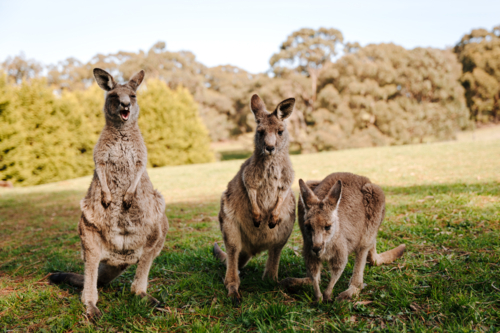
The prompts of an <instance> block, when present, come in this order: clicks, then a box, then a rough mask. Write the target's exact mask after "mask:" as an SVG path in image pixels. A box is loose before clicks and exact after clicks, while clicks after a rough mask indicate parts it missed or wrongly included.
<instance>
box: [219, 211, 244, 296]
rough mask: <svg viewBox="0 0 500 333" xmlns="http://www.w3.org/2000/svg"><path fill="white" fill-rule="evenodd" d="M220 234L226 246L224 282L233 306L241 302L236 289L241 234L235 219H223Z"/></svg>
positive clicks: (238, 283) (238, 281)
mask: <svg viewBox="0 0 500 333" xmlns="http://www.w3.org/2000/svg"><path fill="white" fill-rule="evenodd" d="M223 228H224V229H223V230H222V234H223V236H224V245H225V246H226V254H227V257H226V278H225V279H224V284H225V286H226V288H227V290H228V296H229V297H230V298H231V299H232V301H233V304H234V306H238V305H239V304H240V302H241V296H240V293H239V291H238V288H239V287H240V276H239V274H238V263H239V259H240V253H241V250H242V246H241V234H240V230H239V227H238V225H236V222H235V221H227V220H226V221H224V224H223Z"/></svg>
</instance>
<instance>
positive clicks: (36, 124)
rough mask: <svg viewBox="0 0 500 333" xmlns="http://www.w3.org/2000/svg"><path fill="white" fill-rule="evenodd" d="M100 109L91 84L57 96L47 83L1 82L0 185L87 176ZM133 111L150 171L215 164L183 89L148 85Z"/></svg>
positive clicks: (100, 123) (99, 98)
mask: <svg viewBox="0 0 500 333" xmlns="http://www.w3.org/2000/svg"><path fill="white" fill-rule="evenodd" d="M103 104H104V93H103V92H102V90H100V89H99V88H98V87H97V85H95V84H94V85H92V86H91V87H90V88H88V89H87V90H83V91H74V92H63V93H62V94H61V96H60V97H57V96H55V95H54V93H53V91H52V90H51V89H50V88H49V87H48V85H47V83H46V81H45V79H33V80H30V81H24V82H22V83H21V84H20V85H9V84H8V83H7V79H6V76H5V75H0V179H1V180H10V181H12V182H13V183H15V184H17V185H22V186H27V185H37V184H43V183H49V182H54V181H59V180H64V179H70V178H75V177H79V176H84V175H88V174H90V173H92V170H93V169H94V162H93V156H92V155H93V148H94V145H95V143H96V142H97V139H98V138H99V134H100V132H101V131H102V128H103V126H104V116H103V114H102V107H103ZM139 105H140V107H141V113H142V115H141V116H140V117H139V126H140V127H141V131H142V133H143V136H144V139H145V141H146V146H147V147H148V157H149V164H150V166H155V167H156V166H163V165H176V164H187V163H202V162H210V161H213V160H214V156H213V154H212V152H211V151H210V149H209V143H210V139H209V137H208V133H207V130H206V128H205V127H204V125H203V124H202V123H201V120H200V118H199V115H198V106H197V104H196V103H195V102H194V101H193V99H192V97H191V95H190V94H189V92H188V91H187V90H186V89H183V88H178V89H177V90H175V91H172V90H170V89H169V88H168V87H167V86H166V85H165V84H164V83H161V82H159V81H149V82H148V84H147V89H143V90H141V91H140V97H139Z"/></svg>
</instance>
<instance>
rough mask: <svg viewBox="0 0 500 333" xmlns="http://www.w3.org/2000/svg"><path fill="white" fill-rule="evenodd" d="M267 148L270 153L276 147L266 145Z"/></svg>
mask: <svg viewBox="0 0 500 333" xmlns="http://www.w3.org/2000/svg"><path fill="white" fill-rule="evenodd" d="M266 150H267V151H268V152H270V153H272V152H273V151H274V147H272V146H266Z"/></svg>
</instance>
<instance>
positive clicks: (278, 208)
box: [214, 95, 295, 304]
mask: <svg viewBox="0 0 500 333" xmlns="http://www.w3.org/2000/svg"><path fill="white" fill-rule="evenodd" d="M294 103H295V99H293V98H291V99H287V100H284V101H283V102H281V103H280V104H279V105H278V106H277V108H276V110H275V111H274V112H273V113H269V112H267V111H266V108H265V105H264V103H263V102H262V100H261V99H260V98H259V96H257V95H253V96H252V99H251V102H250V108H251V110H252V112H253V113H254V115H255V119H256V121H257V130H256V134H255V150H254V153H253V155H252V156H251V157H250V158H249V159H248V160H246V161H245V162H244V163H243V165H242V166H241V169H240V171H239V172H238V173H237V174H236V176H235V177H234V178H233V180H231V181H230V182H229V184H228V186H227V190H226V191H224V193H223V194H222V198H221V207H220V211H219V223H220V228H221V231H222V235H223V238H224V244H225V246H226V251H227V254H226V253H224V252H223V251H222V250H221V249H220V248H219V246H218V245H217V243H216V244H215V245H214V255H215V256H216V257H217V258H219V259H220V260H221V261H222V262H226V265H227V268H226V278H225V281H224V283H225V285H226V288H227V289H228V292H229V296H230V297H232V298H233V301H234V302H235V304H239V302H240V295H239V292H238V288H239V285H240V278H239V276H238V268H241V267H244V266H245V265H246V263H247V262H248V261H249V260H250V259H251V258H252V257H253V256H254V255H256V254H258V253H260V252H262V251H266V250H267V251H268V255H269V258H268V260H267V263H266V268H265V270H264V274H263V278H264V277H265V276H266V275H267V276H269V277H270V278H271V279H273V280H275V281H276V280H277V279H278V267H279V260H280V255H281V250H282V249H283V246H285V244H286V242H287V240H288V238H289V237H290V234H291V233H292V229H293V224H294V222H295V198H294V196H293V192H292V190H291V185H292V182H293V177H294V172H293V168H292V163H291V161H290V158H289V156H288V146H289V137H288V131H287V129H286V123H285V122H284V120H285V119H286V118H287V117H288V116H289V115H290V114H291V113H292V111H293V107H294Z"/></svg>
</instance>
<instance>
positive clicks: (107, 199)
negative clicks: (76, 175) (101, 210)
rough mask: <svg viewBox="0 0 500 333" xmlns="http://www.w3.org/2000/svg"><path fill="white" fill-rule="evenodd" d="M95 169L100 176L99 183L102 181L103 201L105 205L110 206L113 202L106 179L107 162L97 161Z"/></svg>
mask: <svg viewBox="0 0 500 333" xmlns="http://www.w3.org/2000/svg"><path fill="white" fill-rule="evenodd" d="M95 171H96V173H97V177H98V178H99V183H101V191H102V197H101V202H102V204H103V205H104V207H108V206H109V204H110V203H111V200H112V198H111V192H110V191H109V187H108V183H107V181H106V163H104V162H100V163H96V165H95Z"/></svg>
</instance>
